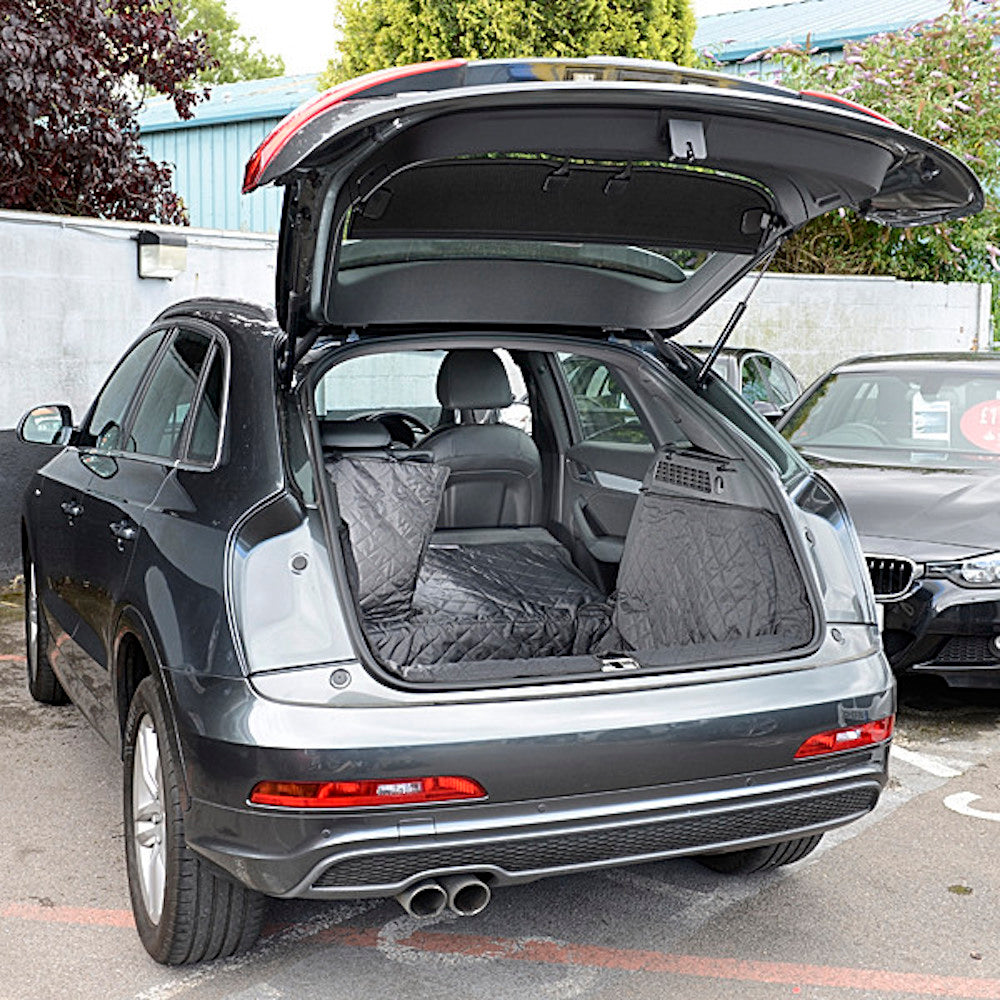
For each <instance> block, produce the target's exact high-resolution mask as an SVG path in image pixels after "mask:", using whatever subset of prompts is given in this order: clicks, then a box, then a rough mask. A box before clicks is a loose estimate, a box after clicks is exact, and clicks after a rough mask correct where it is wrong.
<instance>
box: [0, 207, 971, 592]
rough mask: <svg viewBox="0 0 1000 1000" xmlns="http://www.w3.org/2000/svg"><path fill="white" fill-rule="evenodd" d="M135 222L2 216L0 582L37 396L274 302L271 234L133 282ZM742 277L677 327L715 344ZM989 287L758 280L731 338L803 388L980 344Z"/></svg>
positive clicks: (220, 235) (90, 391) (90, 383)
mask: <svg viewBox="0 0 1000 1000" xmlns="http://www.w3.org/2000/svg"><path fill="white" fill-rule="evenodd" d="M164 228H167V227H157V226H136V225H132V224H124V223H115V222H102V221H97V220H92V219H67V218H56V217H52V216H43V215H34V214H29V213H18V212H2V211H0V251H2V253H0V468H2V469H3V473H2V478H0V580H3V579H4V578H6V577H9V576H11V575H13V573H14V572H16V571H17V569H18V558H19V556H18V548H19V544H20V543H19V539H18V537H17V514H18V511H19V509H20V502H21V495H22V493H23V491H24V487H25V484H26V482H27V479H28V477H29V475H30V472H31V471H32V469H34V468H35V467H36V466H37V464H38V463H39V462H40V461H43V460H44V456H45V455H46V454H47V453H48V452H47V451H46V449H39V448H31V449H29V448H28V447H27V446H25V445H20V444H18V443H17V442H16V441H15V439H14V433H13V428H14V427H15V426H16V424H17V421H18V420H19V419H20V417H21V415H22V414H23V413H24V412H25V411H26V410H28V409H30V408H31V407H32V406H36V405H38V404H40V403H61V402H68V403H69V404H70V405H71V406H72V407H73V413H74V415H75V416H77V417H80V416H81V415H82V414H83V412H84V411H85V410H86V408H87V407H88V406H89V404H90V402H91V400H92V399H93V397H94V395H95V393H96V392H97V390H98V389H99V388H100V386H101V384H102V383H103V381H104V379H105V378H106V377H107V374H108V372H109V371H110V369H111V366H112V365H113V363H114V362H115V361H116V360H117V359H118V357H119V356H120V355H121V353H122V351H123V350H124V348H125V347H126V346H127V345H128V344H129V343H131V342H132V341H133V340H134V339H135V338H136V337H137V336H138V334H139V333H141V332H142V330H143V329H144V328H145V327H146V326H147V325H148V324H149V323H150V321H151V320H152V319H153V317H154V316H155V315H156V314H157V313H158V312H159V311H160V310H161V309H163V308H164V307H165V306H167V305H169V304H170V303H171V302H175V301H177V300H178V299H183V298H188V297H190V296H195V295H218V296H227V297H235V298H243V299H248V300H250V301H254V302H258V303H262V304H267V305H269V304H271V303H272V302H273V294H274V292H273V290H274V258H275V250H276V239H275V238H274V237H271V236H261V235H256V234H250V233H232V232H221V231H215V230H198V229H181V230H178V231H179V232H181V233H183V235H184V236H185V237H186V239H187V241H188V259H187V270H186V271H185V272H184V273H183V274H181V275H180V276H178V277H177V278H174V279H173V280H171V281H165V280H162V279H140V278H139V277H138V275H137V272H136V243H135V236H136V233H137V232H138V231H139V230H140V229H164ZM746 287H747V282H746V281H745V282H744V283H743V284H741V286H740V287H738V288H737V289H736V290H735V292H734V293H731V294H730V295H729V296H727V297H726V298H725V299H723V300H722V301H721V302H719V303H717V304H716V305H715V306H713V308H712V309H711V310H709V312H708V313H707V314H706V315H705V316H703V317H702V318H701V319H699V320H698V321H697V322H696V323H695V324H693V325H692V327H691V329H690V330H689V331H686V332H685V334H684V335H683V337H682V339H683V340H685V341H687V342H689V343H695V342H709V343H710V342H711V341H713V340H714V339H715V337H716V335H717V333H718V331H719V330H720V329H721V328H722V326H723V325H724V323H725V320H726V318H727V317H728V315H729V313H730V311H731V309H732V307H733V305H734V304H735V302H736V301H737V298H738V296H739V295H740V294H741V293H742V291H743V290H744V289H745V288H746ZM989 294H990V289H989V286H980V285H973V284H952V285H933V284H914V283H910V282H901V281H895V280H893V279H891V278H826V277H808V276H798V275H767V276H765V277H764V279H763V280H762V282H761V284H760V287H759V288H758V289H757V292H756V294H755V296H754V298H753V299H752V300H751V305H750V307H749V308H748V310H747V313H746V315H745V316H744V318H743V322H742V323H741V325H740V326H739V327H738V328H737V331H736V333H735V334H734V336H733V340H732V342H733V343H734V344H741V343H747V344H755V345H757V346H760V347H764V348H767V349H769V350H772V351H773V352H774V353H776V354H778V355H779V356H781V357H783V358H784V359H785V360H786V361H787V362H788V363H789V365H790V366H791V367H792V369H793V370H794V371H795V372H796V374H798V375H799V377H800V379H801V380H802V381H803V383H806V382H809V381H811V380H812V379H813V378H815V377H816V376H817V375H819V374H820V373H821V372H822V371H824V370H825V369H826V368H828V367H830V366H831V365H832V364H834V363H836V362H837V361H840V360H842V359H843V358H846V357H850V356H853V355H855V354H861V353H866V352H872V351H880V352H893V351H913V350H970V349H978V348H985V347H987V346H988V344H989V307H990V303H989Z"/></svg>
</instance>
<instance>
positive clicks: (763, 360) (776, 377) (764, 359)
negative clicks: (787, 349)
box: [756, 354, 799, 407]
mask: <svg viewBox="0 0 1000 1000" xmlns="http://www.w3.org/2000/svg"><path fill="white" fill-rule="evenodd" d="M756 360H757V365H758V367H759V368H760V370H761V372H762V374H763V377H764V379H765V381H766V382H767V386H768V391H769V393H770V396H771V399H772V400H773V401H774V402H775V403H777V404H778V406H782V407H785V406H788V405H789V403H791V402H792V400H794V399H795V398H796V397H797V396H798V394H799V387H798V384H797V383H796V381H795V377H794V376H793V375H792V373H791V372H790V371H789V370H788V369H787V368H786V367H785V366H784V365H783V364H782V363H781V362H780V361H779V360H778V359H777V358H771V357H768V356H767V355H764V354H761V355H758V357H757V359H756Z"/></svg>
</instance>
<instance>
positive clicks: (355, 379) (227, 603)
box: [20, 59, 982, 963]
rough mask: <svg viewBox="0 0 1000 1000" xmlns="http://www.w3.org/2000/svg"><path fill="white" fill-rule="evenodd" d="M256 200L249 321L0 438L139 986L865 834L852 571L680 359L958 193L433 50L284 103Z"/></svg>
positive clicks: (135, 367)
mask: <svg viewBox="0 0 1000 1000" xmlns="http://www.w3.org/2000/svg"><path fill="white" fill-rule="evenodd" d="M270 183H275V184H279V185H281V186H282V187H283V188H284V192H285V193H284V210H283V219H282V228H281V236H280V243H279V251H278V261H277V283H276V301H275V310H274V311H273V312H272V311H271V309H270V308H261V307H256V306H250V305H246V304H242V303H238V302H229V301H220V300H211V299H201V300H192V301H187V302H182V303H178V304H176V305H174V306H172V307H170V308H168V309H167V310H165V311H164V312H163V313H161V314H160V315H159V316H158V317H156V319H155V320H154V322H153V323H152V325H151V326H149V328H148V329H146V330H145V331H144V332H142V333H141V334H140V335H139V336H138V339H137V340H136V341H135V342H134V344H133V345H132V346H131V347H130V348H129V349H128V350H127V351H126V353H125V354H124V356H123V358H122V359H121V361H120V362H119V364H118V365H117V367H116V368H115V369H114V371H113V372H112V373H111V375H110V377H109V378H108V380H107V382H106V383H105V385H104V387H103V388H102V389H101V390H100V392H99V393H98V394H97V398H96V399H95V400H94V402H93V404H92V405H91V406H90V408H89V409H88V410H87V412H85V413H84V414H82V415H81V416H80V417H79V419H75V418H74V417H73V415H72V414H71V413H70V412H69V410H68V408H66V407H52V406H48V407H43V408H40V409H38V410H35V411H32V412H31V413H29V414H27V415H26V416H25V418H24V420H23V421H22V424H21V427H20V433H21V436H22V438H23V439H24V440H31V441H46V442H49V443H50V444H51V445H52V457H51V459H50V461H49V462H48V463H47V464H46V465H45V466H44V467H43V468H42V469H40V470H39V471H38V473H37V474H36V476H35V477H34V480H33V481H32V483H31V485H30V487H29V489H28V491H27V494H26V499H25V506H24V516H23V523H22V545H23V552H24V572H25V579H26V614H25V622H26V635H27V642H28V653H29V655H28V684H29V686H30V689H31V692H32V694H33V695H34V697H35V698H37V699H38V700H40V701H43V702H55V701H59V700H61V699H63V698H65V697H69V698H71V699H72V700H73V701H74V702H75V703H76V705H77V706H78V707H79V708H80V710H81V711H82V712H83V713H84V714H85V715H86V716H87V718H88V719H89V720H90V721H91V722H92V723H93V725H94V726H95V727H96V728H97V729H98V730H99V731H100V732H101V733H102V734H103V735H104V736H105V737H106V739H107V740H108V741H109V742H110V743H111V744H112V745H113V746H115V747H118V748H120V749H121V753H122V757H123V761H124V769H123V773H124V785H123V808H124V816H125V846H126V864H127V868H128V875H129V883H130V887H131V897H132V906H133V909H134V912H135V921H136V927H137V929H138V932H139V935H140V937H141V939H142V941H143V944H144V945H145V947H146V948H147V949H148V951H149V953H150V954H151V955H152V956H153V957H154V958H155V959H157V960H158V961H161V962H166V963H184V962H195V961H200V960H205V959H212V958H215V957H218V956H222V955H229V954H233V953H236V952H238V951H241V950H243V949H245V948H248V947H249V946H250V945H251V944H252V943H253V940H254V938H255V937H256V935H257V932H258V929H259V927H260V923H261V919H262V913H263V905H264V900H265V899H266V898H267V897H281V898H289V897H297V898H314V899H327V900H329V899H349V898H364V897H395V898H396V899H398V900H399V902H400V903H401V904H402V906H403V907H404V908H405V909H406V910H407V911H408V912H409V913H411V914H415V915H429V914H436V913H440V912H441V911H442V910H443V909H444V908H445V907H449V908H450V909H451V910H452V911H454V912H455V913H458V914H464V915H473V914H476V913H478V912H479V911H481V910H482V909H483V907H485V906H486V905H487V904H488V902H489V900H490V897H491V894H492V893H494V892H495V891H497V890H498V889H501V888H502V887H503V886H504V885H509V884H514V883H519V882H526V881H530V880H534V879H539V878H542V877H544V876H548V875H555V874H567V873H572V872H583V871H588V870H591V869H594V868H600V867H604V866H610V865H625V864H631V863H635V862H639V861H643V862H648V861H651V860H655V859H661V858H668V857H674V856H680V855H692V856H696V857H698V858H699V859H701V860H702V861H704V862H705V863H706V864H707V865H709V866H710V867H712V868H714V869H716V870H718V871H720V872H728V873H747V872H754V871H760V870H763V869H767V868H772V867H774V866H776V865H784V864H787V863H789V862H794V861H797V860H798V859H800V858H803V857H804V856H805V855H807V854H808V853H809V852H811V851H812V850H813V849H814V848H815V847H816V845H817V844H818V843H819V840H820V838H821V837H822V836H823V834H824V833H825V832H826V831H827V830H831V829H833V828H835V827H838V826H841V825H842V824H845V823H848V822H850V821H852V820H854V819H857V818H858V817H861V816H864V815H865V814H866V813H868V812H869V811H870V810H871V809H872V808H873V807H874V805H875V803H876V801H877V800H878V797H879V793H880V791H881V789H882V787H883V785H884V783H885V781H886V764H887V756H888V749H889V742H890V738H891V735H892V729H893V719H894V711H895V687H894V681H893V677H892V674H891V672H890V670H889V667H888V664H887V662H886V660H885V657H884V655H883V653H882V650H881V647H880V644H879V635H878V628H877V614H876V606H875V603H874V600H873V598H872V593H871V588H870V585H869V582H868V577H867V574H866V572H865V568H864V564H863V562H862V559H861V554H860V550H859V548H858V543H857V539H856V537H855V535H854V533H853V531H852V529H851V527H850V523H849V520H848V518H847V516H846V514H845V511H844V508H843V506H842V505H841V502H840V500H839V499H838V497H837V495H836V493H835V492H834V491H833V490H832V489H831V488H830V487H829V486H827V485H826V484H825V483H824V482H823V480H821V479H820V478H818V477H816V476H815V475H814V474H813V473H812V471H811V469H810V468H809V467H808V465H807V464H806V463H805V462H804V461H803V460H802V459H801V458H800V457H799V456H798V455H797V454H796V452H795V451H794V449H792V448H791V447H790V446H789V445H788V444H787V443H786V442H785V441H784V440H783V439H782V438H781V437H780V436H779V435H777V434H776V433H775V432H774V431H773V430H772V428H771V427H770V425H769V424H768V423H767V422H766V421H765V420H763V419H762V418H761V417H760V416H759V415H758V414H757V413H756V412H755V411H754V410H753V409H752V408H751V407H749V406H747V405H746V403H745V402H744V401H743V400H742V399H741V398H740V396H739V395H738V394H737V393H735V392H734V391H733V390H732V389H731V388H730V387H728V386H727V385H725V383H724V382H723V381H722V380H721V379H719V378H718V377H717V376H715V375H714V374H712V373H711V372H709V371H704V370H702V369H703V367H704V366H703V365H701V364H699V363H698V362H697V360H696V359H694V358H693V356H692V355H691V354H690V353H689V352H687V351H685V350H683V349H680V348H678V347H675V346H673V345H672V343H671V341H670V339H669V338H670V337H671V336H672V335H673V334H675V333H677V332H679V331H680V330H682V329H683V328H684V327H685V326H686V325H687V324H688V323H690V322H691V320H692V319H693V318H694V317H696V316H697V315H699V314H700V313H701V312H702V311H704V310H705V309H707V308H708V306H709V305H711V303H712V302H714V301H715V300H716V299H717V298H718V297H719V296H720V295H721V294H722V293H723V292H724V291H725V290H727V289H728V288H730V287H731V286H733V285H734V284H735V283H736V282H738V281H739V280H740V278H741V277H742V276H743V275H744V274H746V273H748V272H749V271H750V270H752V269H754V268H760V267H762V266H763V265H764V264H765V263H766V261H767V260H768V259H769V258H770V256H771V255H772V254H773V252H774V251H775V249H776V248H777V247H778V246H779V245H780V243H781V241H782V240H784V239H785V238H786V237H787V236H788V235H789V234H791V233H793V232H795V231H796V230H797V229H798V228H799V227H800V226H802V225H804V224H805V223H806V222H808V221H809V220H810V219H811V218H814V217H816V216H818V215H820V214H821V213H823V212H826V211H830V210H836V209H837V208H839V207H842V206H852V207H854V208H855V209H857V210H858V211H860V212H862V213H864V214H866V215H867V216H868V217H870V218H872V219H875V220H877V221H879V222H883V223H886V224H890V225H915V224H919V223H925V222H933V221H937V220H940V219H945V218H953V217H959V216H962V215H966V214H968V213H970V212H974V211H976V210H978V208H979V207H980V206H981V204H982V192H981V190H980V187H979V185H978V182H977V181H976V179H975V177H974V176H973V175H972V174H971V173H970V171H969V170H968V168H967V167H966V166H965V165H964V164H963V163H962V162H961V161H960V160H958V159H956V158H955V157H953V156H951V155H950V154H949V153H947V152H946V151H945V150H943V149H941V148H939V147H938V146H936V145H934V144H933V143H931V142H928V141H926V140H924V139H922V138H920V137H918V136H915V135H912V134H910V133H908V132H906V131H904V130H902V129H900V128H898V127H896V126H895V125H893V124H892V123H890V122H887V121H885V120H884V119H882V118H880V117H879V116H875V115H873V114H871V113H869V112H866V111H865V110H864V109H861V108H858V107H856V106H848V105H845V104H843V103H842V102H838V101H837V100H836V99H833V98H825V97H823V96H822V95H811V94H805V95H799V94H796V93H793V92H791V91H788V90H784V89H781V88H778V87H773V86H767V85H763V84H758V83H753V82H749V81H742V80H736V79H734V78H731V77H724V76H717V75H714V74H711V73H705V72H701V71H695V70H686V69H680V68H678V67H676V66H671V65H664V64H653V63H641V62H630V61H620V60H610V61H602V60H596V59H594V60H580V61H576V62H574V61H559V60H536V61H530V60H516V61H510V62H483V63H473V62H470V63H467V62H465V61H462V60H449V61H446V62H443V63H434V64H425V65H421V66H414V67H404V68H396V69H392V70H387V71H385V72H382V73H377V74H373V75H371V76H368V77H365V78H362V79H360V80H355V81H351V82H350V83H347V84H343V85H341V86H339V87H335V88H333V89H332V90H330V91H327V92H326V93H324V94H321V95H319V96H317V98H316V99H315V100H314V101H312V102H310V103H308V104H307V105H305V106H303V107H302V108H300V109H299V110H298V111H296V112H295V113H294V114H292V115H291V116H290V117H289V118H288V119H286V120H285V121H284V122H283V123H282V124H281V125H279V126H278V127H277V128H276V129H275V131H274V132H273V133H272V135H271V136H269V137H268V138H267V139H266V140H265V141H264V142H263V143H262V145H261V146H260V148H259V149H258V150H257V151H256V153H255V154H254V155H253V157H252V159H251V160H250V162H249V163H248V165H247V171H246V180H245V189H246V190H248V191H250V190H254V189H255V188H257V187H259V186H261V185H264V184H270ZM730 326H731V324H730ZM637 341H647V342H649V343H650V344H652V345H654V347H655V353H650V352H649V351H646V350H637V349H635V347H634V346H631V345H632V344H633V343H634V342H637ZM598 369H600V371H599V372H598ZM583 370H588V371H590V372H592V373H594V374H595V376H596V375H600V377H594V378H587V379H581V378H578V377H577V375H578V373H579V372H581V371H583ZM515 399H523V400H525V401H526V402H525V403H524V404H522V406H521V407H520V412H519V413H518V415H517V417H516V419H512V417H511V407H512V403H513V401H514V400H515ZM525 407H526V408H527V413H525V412H524V409H525ZM53 412H55V413H57V414H58V418H59V419H58V426H55V425H54V423H53V419H52V417H53Z"/></svg>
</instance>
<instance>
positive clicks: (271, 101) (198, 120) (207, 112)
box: [139, 73, 319, 132]
mask: <svg viewBox="0 0 1000 1000" xmlns="http://www.w3.org/2000/svg"><path fill="white" fill-rule="evenodd" d="M318 81H319V75H318V74H316V73H306V74H304V75H302V76H276V77H272V78H271V79H269V80H243V81H241V82H240V83H222V84H216V85H215V86H214V87H212V89H211V94H210V96H209V98H208V100H207V101H199V102H198V103H197V104H196V105H195V106H194V118H189V119H188V120H187V121H181V119H180V118H178V117H177V112H176V111H175V110H174V105H173V103H172V102H171V101H170V100H169V98H166V97H157V98H154V99H153V100H151V101H150V102H149V104H147V105H146V107H145V108H144V109H143V111H142V112H141V114H140V115H139V130H140V131H141V132H161V131H163V130H164V129H178V128H194V127H197V126H200V125H216V124H218V123H219V122H238V121H252V120H253V119H256V118H284V117H285V115H287V114H288V112H289V111H292V110H294V109H295V108H297V107H298V106H299V105H300V104H302V102H303V101H308V100H309V98H310V97H315V96H316V93H317V87H318Z"/></svg>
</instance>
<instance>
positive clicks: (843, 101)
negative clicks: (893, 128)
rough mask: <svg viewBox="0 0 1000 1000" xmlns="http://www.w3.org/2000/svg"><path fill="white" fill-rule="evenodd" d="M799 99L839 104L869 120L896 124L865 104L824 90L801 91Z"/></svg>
mask: <svg viewBox="0 0 1000 1000" xmlns="http://www.w3.org/2000/svg"><path fill="white" fill-rule="evenodd" d="M799 97H812V98H814V99H816V100H818V101H825V102H827V103H829V104H839V105H840V106H841V107H844V108H847V110H848V111H857V112H858V113H859V114H862V115H868V117H869V118H877V119H878V120H879V121H880V122H885V124H886V125H895V124H896V123H895V122H894V121H893V120H892V119H891V118H886V116H885V115H880V114H879V113H878V112H877V111H872V109H871V108H866V107H865V106H864V105H863V104H858V103H857V101H851V100H848V99H847V98H846V97H841V96H840V94H827V93H826V92H825V91H822V90H800V91H799Z"/></svg>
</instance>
